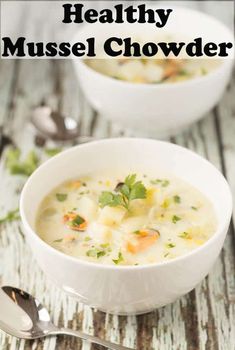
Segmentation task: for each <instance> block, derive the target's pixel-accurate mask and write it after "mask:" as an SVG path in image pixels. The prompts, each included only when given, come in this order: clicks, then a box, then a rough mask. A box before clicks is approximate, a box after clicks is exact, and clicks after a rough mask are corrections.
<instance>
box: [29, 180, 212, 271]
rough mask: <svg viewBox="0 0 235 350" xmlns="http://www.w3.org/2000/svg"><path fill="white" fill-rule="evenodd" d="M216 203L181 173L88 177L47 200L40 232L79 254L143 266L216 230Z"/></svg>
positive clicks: (54, 243)
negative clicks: (162, 175)
mask: <svg viewBox="0 0 235 350" xmlns="http://www.w3.org/2000/svg"><path fill="white" fill-rule="evenodd" d="M216 226H217V221H216V215H215V212H214V209H213V206H212V204H211V203H210V202H209V200H208V199H207V198H206V197H205V196H204V195H203V194H202V193H201V192H199V191H198V190H197V189H195V188H194V187H192V186H191V185H189V184H188V183H186V182H184V181H182V180H181V179H178V178H175V177H171V176H169V177H164V178H152V177H150V176H148V175H141V174H138V175H136V174H130V175H128V176H125V175H124V176H117V175H113V176H110V175H109V176H106V175H103V174H102V175H100V176H91V177H90V176H89V177H88V176H87V177H84V178H79V179H76V180H72V181H68V182H65V183H63V184H61V185H60V186H58V187H57V188H55V189H54V190H53V191H52V192H51V193H50V194H49V195H48V196H47V197H46V198H45V199H44V200H43V202H42V203H41V205H40V208H39V212H38V215H37V220H36V230H37V233H38V234H39V236H40V237H41V238H42V239H43V240H44V241H45V242H47V243H48V244H49V245H51V246H52V247H54V248H56V249H58V250H59V251H61V252H64V253H66V254H68V255H71V256H73V257H76V258H79V259H82V260H87V261H92V262H96V263H100V264H112V265H142V264H151V263H157V262H161V261H166V260H169V259H174V258H176V257H178V256H180V255H183V254H185V253H187V252H189V251H191V250H193V249H195V248H197V247H198V246H200V245H202V244H203V243H204V242H206V241H207V240H208V239H209V238H210V237H211V236H212V235H213V234H214V232H215V230H216Z"/></svg>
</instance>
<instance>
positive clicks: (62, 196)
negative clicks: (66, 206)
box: [56, 193, 68, 202]
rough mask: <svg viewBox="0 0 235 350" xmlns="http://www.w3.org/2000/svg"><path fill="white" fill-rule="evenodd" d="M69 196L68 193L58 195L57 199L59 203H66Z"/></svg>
mask: <svg viewBox="0 0 235 350" xmlns="http://www.w3.org/2000/svg"><path fill="white" fill-rule="evenodd" d="M67 197H68V195H67V194H66V193H56V199H57V200H58V201H59V202H64V201H65V200H66V199H67Z"/></svg>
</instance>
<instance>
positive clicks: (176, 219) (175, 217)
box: [172, 215, 181, 224]
mask: <svg viewBox="0 0 235 350" xmlns="http://www.w3.org/2000/svg"><path fill="white" fill-rule="evenodd" d="M180 220H181V218H180V217H179V216H177V215H173V216H172V222H173V224H176V223H177V222H178V221H180Z"/></svg>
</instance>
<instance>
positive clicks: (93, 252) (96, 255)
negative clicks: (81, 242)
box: [86, 248, 106, 259]
mask: <svg viewBox="0 0 235 350" xmlns="http://www.w3.org/2000/svg"><path fill="white" fill-rule="evenodd" d="M105 254H106V252H105V251H104V250H99V249H97V248H94V249H90V250H88V251H87V252H86V255H87V256H89V257H91V258H97V259H99V258H100V257H102V256H104V255H105Z"/></svg>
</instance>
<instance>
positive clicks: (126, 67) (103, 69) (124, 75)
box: [85, 58, 220, 84]
mask: <svg viewBox="0 0 235 350" xmlns="http://www.w3.org/2000/svg"><path fill="white" fill-rule="evenodd" d="M85 62H86V64H87V65H88V66H89V67H90V68H92V69H94V70H95V71H97V72H99V73H102V74H104V75H107V76H109V77H112V78H115V79H118V80H123V81H127V82H130V83H139V84H141V83H142V84H143V83H144V84H159V83H176V82H181V81H185V80H190V79H194V78H196V77H200V76H204V75H207V74H209V73H210V72H212V71H213V70H215V69H217V67H218V66H219V65H220V62H219V61H218V60H216V59H166V58H163V59H146V58H140V59H127V58H119V59H87V60H86V61H85Z"/></svg>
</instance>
